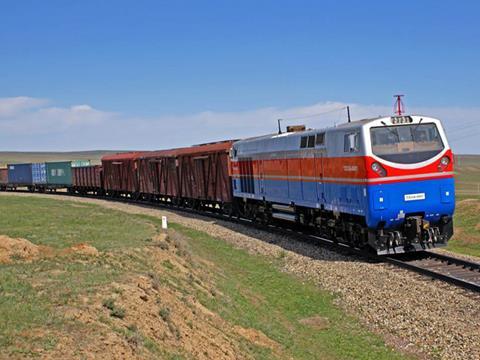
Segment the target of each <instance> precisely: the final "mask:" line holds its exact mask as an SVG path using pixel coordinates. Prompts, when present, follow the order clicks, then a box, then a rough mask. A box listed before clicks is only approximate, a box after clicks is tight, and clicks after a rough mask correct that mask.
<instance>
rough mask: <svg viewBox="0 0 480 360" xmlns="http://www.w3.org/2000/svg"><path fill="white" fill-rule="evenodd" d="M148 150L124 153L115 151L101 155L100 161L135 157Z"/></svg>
mask: <svg viewBox="0 0 480 360" xmlns="http://www.w3.org/2000/svg"><path fill="white" fill-rule="evenodd" d="M147 153H148V151H133V152H126V153H117V154H113V155H105V156H103V157H102V161H111V160H130V159H136V158H138V157H140V156H142V155H143V154H147Z"/></svg>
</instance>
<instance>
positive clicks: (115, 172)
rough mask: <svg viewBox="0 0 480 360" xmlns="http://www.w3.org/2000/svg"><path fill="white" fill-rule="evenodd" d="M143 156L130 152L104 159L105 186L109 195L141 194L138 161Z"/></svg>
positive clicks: (140, 153) (139, 153) (108, 156)
mask: <svg viewBox="0 0 480 360" xmlns="http://www.w3.org/2000/svg"><path fill="white" fill-rule="evenodd" d="M142 154H144V153H143V152H130V153H121V154H115V155H107V156H104V157H103V158H102V168H103V184H104V189H105V190H106V191H107V192H109V194H111V195H114V194H135V193H139V182H138V159H139V157H140V156H141V155H142Z"/></svg>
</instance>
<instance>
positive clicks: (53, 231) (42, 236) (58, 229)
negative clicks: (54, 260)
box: [0, 196, 159, 250]
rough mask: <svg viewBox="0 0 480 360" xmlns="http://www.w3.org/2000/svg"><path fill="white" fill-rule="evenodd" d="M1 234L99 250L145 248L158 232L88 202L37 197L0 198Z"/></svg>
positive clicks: (154, 226)
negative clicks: (84, 245)
mask: <svg viewBox="0 0 480 360" xmlns="http://www.w3.org/2000/svg"><path fill="white" fill-rule="evenodd" d="M0 206H1V208H2V209H4V211H2V216H0V229H1V233H2V234H4V235H8V236H10V237H20V238H25V239H28V240H30V241H31V242H33V243H35V244H37V245H48V246H52V247H55V248H65V247H69V246H72V245H74V244H78V243H81V242H86V243H88V244H90V245H92V246H94V247H96V248H97V249H98V250H108V249H114V248H116V247H118V246H131V247H138V246H142V245H145V244H146V243H148V242H149V241H150V239H151V238H152V236H154V235H155V234H156V233H157V228H159V226H158V224H157V223H156V222H155V221H152V220H148V219H147V218H145V217H142V216H132V215H129V214H126V213H123V212H120V211H114V210H109V209H105V208H102V207H100V206H95V205H92V204H85V203H74V202H65V201H57V200H55V199H45V198H35V197H14V196H3V197H2V198H1V199H0Z"/></svg>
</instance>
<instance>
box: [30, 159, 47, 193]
mask: <svg viewBox="0 0 480 360" xmlns="http://www.w3.org/2000/svg"><path fill="white" fill-rule="evenodd" d="M32 184H33V186H34V187H35V188H36V189H38V190H39V191H45V188H46V186H47V168H46V165H45V163H33V164H32Z"/></svg>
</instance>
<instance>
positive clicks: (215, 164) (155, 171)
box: [139, 141, 232, 203]
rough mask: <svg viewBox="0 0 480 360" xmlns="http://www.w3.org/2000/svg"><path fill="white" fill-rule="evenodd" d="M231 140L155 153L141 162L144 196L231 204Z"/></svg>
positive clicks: (140, 173)
mask: <svg viewBox="0 0 480 360" xmlns="http://www.w3.org/2000/svg"><path fill="white" fill-rule="evenodd" d="M231 146H232V141H222V142H217V143H212V144H204V145H197V146H191V147H187V148H179V149H172V150H163V151H154V152H150V153H147V154H144V155H143V156H142V157H141V158H140V159H139V186H140V191H141V192H142V193H143V194H155V195H166V196H168V197H172V198H176V199H193V200H201V201H207V202H214V203H230V202H231V201H232V189H231V180H230V177H229V174H228V168H229V152H230V149H231Z"/></svg>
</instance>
